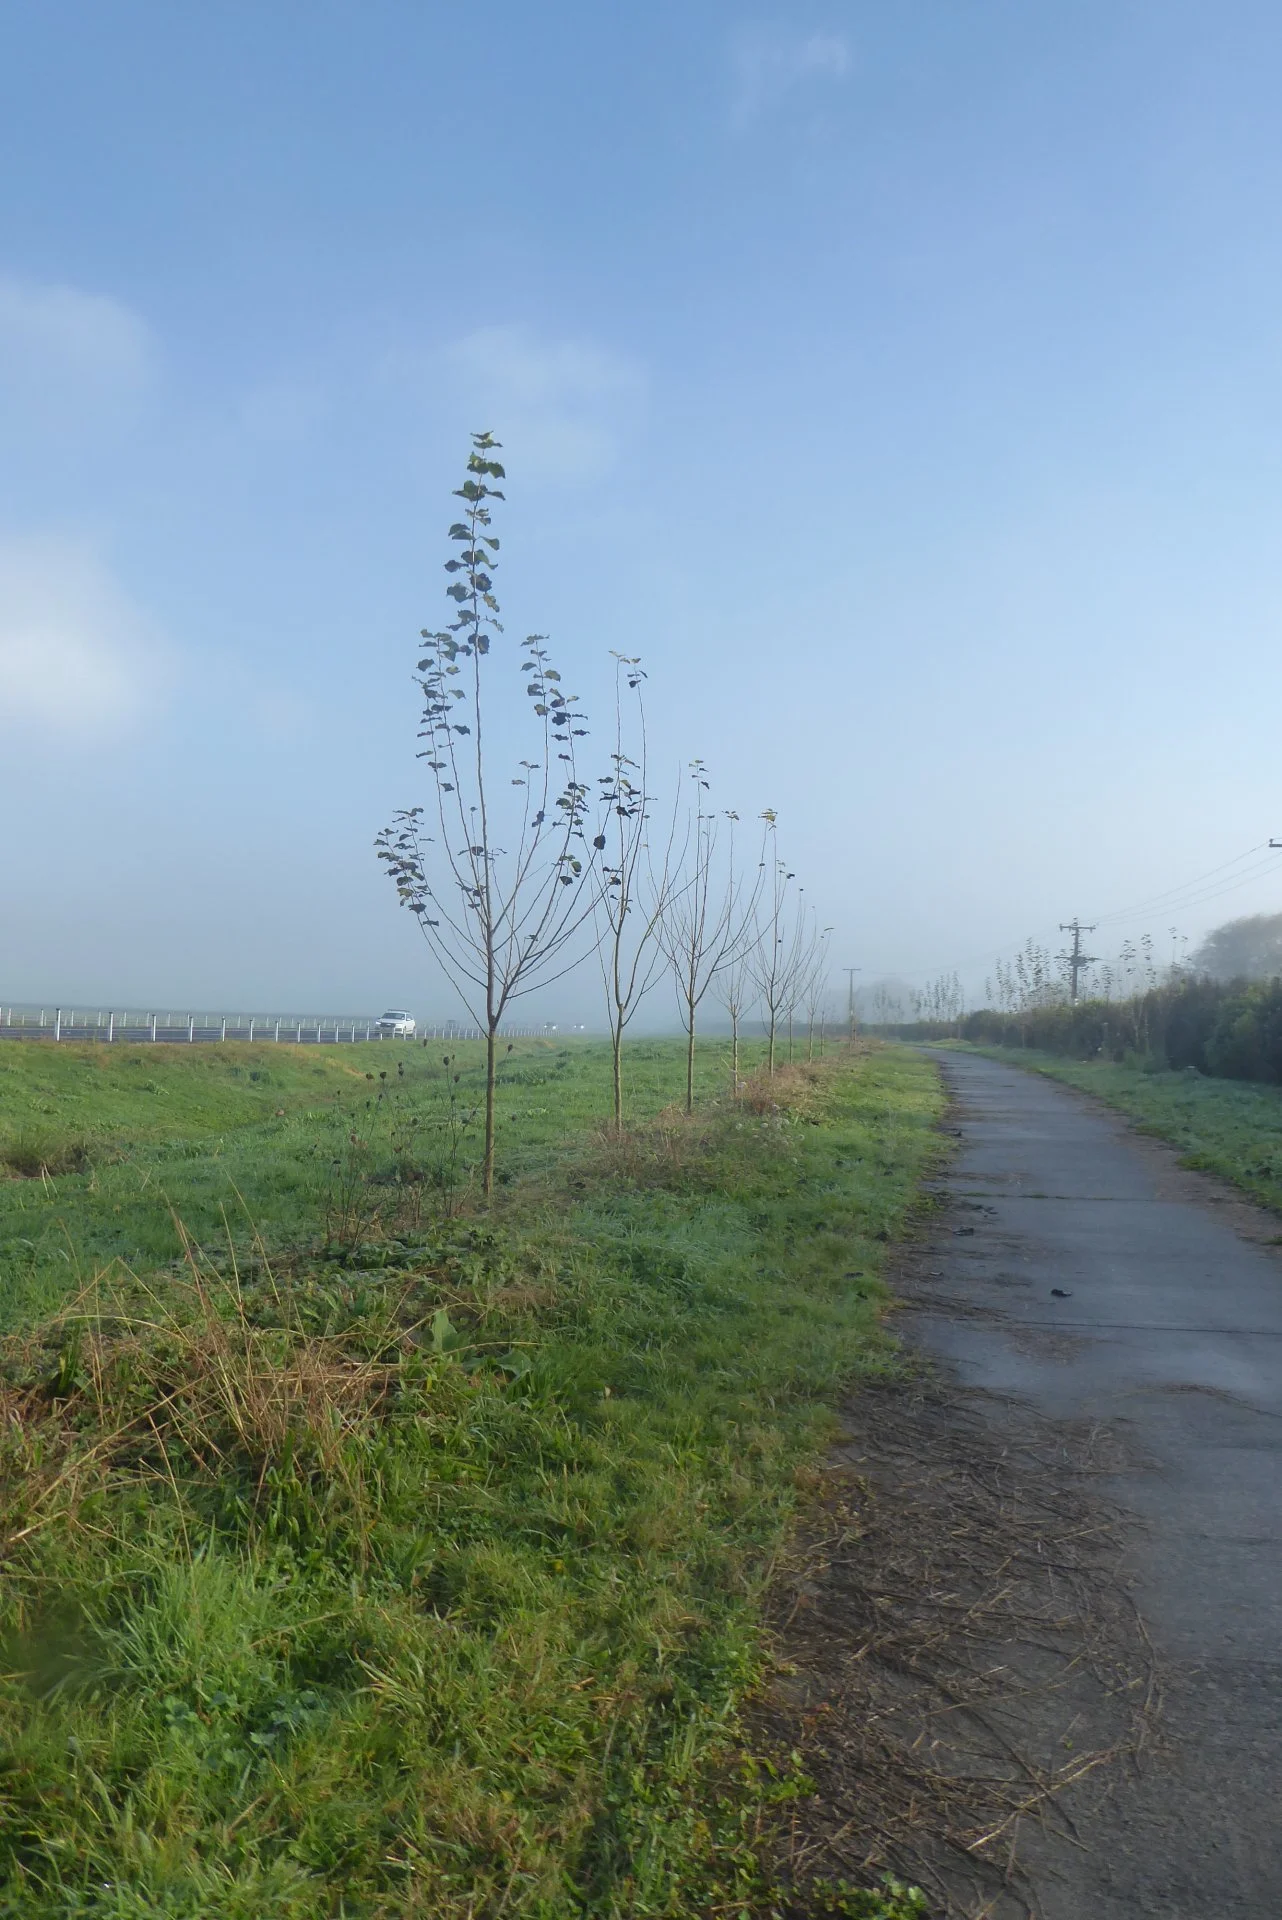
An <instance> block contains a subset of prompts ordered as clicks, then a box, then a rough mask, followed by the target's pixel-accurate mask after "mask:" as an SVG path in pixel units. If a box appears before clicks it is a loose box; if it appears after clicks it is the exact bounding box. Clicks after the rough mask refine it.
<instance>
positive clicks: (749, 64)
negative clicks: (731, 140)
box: [730, 27, 851, 129]
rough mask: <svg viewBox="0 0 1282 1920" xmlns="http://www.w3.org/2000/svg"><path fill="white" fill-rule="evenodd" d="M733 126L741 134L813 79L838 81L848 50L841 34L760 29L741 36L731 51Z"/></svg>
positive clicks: (845, 67)
mask: <svg viewBox="0 0 1282 1920" xmlns="http://www.w3.org/2000/svg"><path fill="white" fill-rule="evenodd" d="M730 57H731V79H732V87H733V92H732V97H731V106H730V119H731V124H732V125H733V126H735V127H737V128H739V129H742V128H744V127H747V126H749V125H751V123H752V122H753V121H754V120H756V119H757V118H758V117H759V115H761V114H762V113H764V112H765V111H767V109H768V108H770V107H772V106H775V105H776V104H777V103H778V102H779V101H780V100H782V99H783V98H784V97H785V96H786V95H788V94H790V93H792V92H793V91H794V89H796V88H797V87H800V86H803V85H805V83H806V82H807V81H812V80H842V79H844V78H845V76H846V74H847V73H849V71H850V65H851V60H850V48H849V46H848V45H847V43H846V41H845V40H844V39H843V38H842V37H841V35H840V34H836V33H808V34H785V33H780V32H776V31H771V30H769V29H767V28H763V27H755V28H750V29H747V30H745V31H744V32H742V33H741V34H740V35H739V36H738V38H737V39H736V40H735V42H734V45H733V46H732V48H731V56H730Z"/></svg>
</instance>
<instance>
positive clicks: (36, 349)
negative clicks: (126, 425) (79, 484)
mask: <svg viewBox="0 0 1282 1920" xmlns="http://www.w3.org/2000/svg"><path fill="white" fill-rule="evenodd" d="M151 360H152V342H151V335H150V333H149V331H148V329H147V327H146V326H145V325H144V323H143V321H142V320H140V319H139V317H138V316H137V314H135V313H133V312H132V311H131V310H130V308H128V307H126V306H123V305H122V304H121V303H120V301H118V300H113V299H111V298H110V297H109V296H108V295H106V294H100V293H82V292H80V291H79V289H77V288H75V287H61V286H48V285H40V284H37V283H36V282H33V281H26V280H16V279H4V278H0V402H3V404H4V407H5V411H6V413H8V414H9V416H10V419H11V421H12V419H13V418H14V417H15V416H16V417H17V418H18V419H19V420H26V421H28V422H29V423H31V424H34V425H37V426H40V427H47V426H49V425H58V426H63V425H78V424H80V423H81V422H82V421H83V420H84V417H85V415H86V414H90V415H92V416H98V415H100V414H101V413H102V412H103V411H104V410H107V411H115V410H117V409H118V408H119V407H120V406H121V404H122V403H128V402H129V401H132V400H133V399H134V398H135V397H136V396H137V394H138V393H139V392H140V391H141V389H142V387H143V386H144V384H145V382H146V380H147V377H148V374H149V372H150V369H151Z"/></svg>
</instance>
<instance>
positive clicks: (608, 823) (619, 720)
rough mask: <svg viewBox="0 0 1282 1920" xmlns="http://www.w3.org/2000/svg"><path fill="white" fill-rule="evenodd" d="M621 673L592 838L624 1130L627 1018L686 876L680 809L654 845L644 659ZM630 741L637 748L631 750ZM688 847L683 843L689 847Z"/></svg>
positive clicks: (658, 956) (618, 1110)
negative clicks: (630, 717)
mask: <svg viewBox="0 0 1282 1920" xmlns="http://www.w3.org/2000/svg"><path fill="white" fill-rule="evenodd" d="M614 661H615V678H614V752H613V753H612V754H611V755H610V771H609V773H606V774H602V775H601V776H600V777H599V780H598V785H599V787H600V794H599V804H600V808H601V822H600V830H599V832H598V833H597V835H596V838H595V840H594V841H593V848H594V851H596V852H597V853H599V855H600V859H601V867H600V875H599V883H598V885H597V888H596V891H595V905H596V911H597V914H598V930H597V953H598V956H599V958H600V961H601V975H602V979H603V981H604V984H605V1004H606V1016H607V1019H608V1020H609V1023H610V1052H611V1060H612V1066H613V1082H614V1128H615V1132H616V1133H621V1132H622V1130H623V1035H624V1030H625V1028H626V1027H627V1025H628V1022H629V1021H630V1020H631V1019H632V1016H633V1015H634V1014H635V1012H636V1010H637V1008H638V1007H639V1006H640V1004H641V1002H642V1000H644V998H645V996H646V994H647V993H648V992H649V991H650V988H651V987H652V986H653V985H654V982H655V978H656V975H657V974H658V971H659V968H660V966H661V965H662V963H663V948H662V946H661V945H660V943H659V929H660V927H661V926H662V924H663V917H664V915H665V913H667V911H668V909H669V906H670V904H671V901H672V898H673V895H674V893H675V892H676V890H677V888H678V886H679V884H680V882H679V879H678V875H679V870H680V864H681V862H680V858H678V857H677V856H676V847H675V842H676V811H675V808H674V810H673V815H672V821H671V824H670V826H669V828H668V835H667V841H666V844H665V845H664V846H663V847H661V848H659V849H655V848H652V846H651V844H650V829H651V826H652V824H653V820H654V796H653V795H652V794H651V793H650V791H649V788H648V771H649V753H648V747H647V741H646V725H645V702H644V700H643V698H642V692H641V689H642V683H643V682H644V680H645V673H644V670H643V669H642V666H641V663H640V661H639V660H637V659H635V658H630V657H629V656H628V655H626V654H620V653H616V654H615V656H614ZM625 702H626V703H627V704H630V706H631V708H632V710H633V712H634V714H635V723H634V732H633V733H629V731H628V727H627V724H626V722H625V718H624V708H625ZM625 743H626V744H627V745H629V746H631V747H633V749H634V751H633V752H632V753H627V752H625V750H624V748H625ZM683 851H684V850H683Z"/></svg>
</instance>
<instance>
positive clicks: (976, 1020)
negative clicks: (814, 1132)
mask: <svg viewBox="0 0 1282 1920" xmlns="http://www.w3.org/2000/svg"><path fill="white" fill-rule="evenodd" d="M887 1030H888V1031H892V1032H894V1033H895V1034H896V1035H897V1036H899V1037H902V1038H904V1039H919V1040H942V1039H948V1038H954V1039H961V1040H970V1041H973V1042H975V1043H976V1044H978V1045H980V1046H998V1047H1030V1048H1036V1049H1037V1050H1038V1051H1039V1052H1041V1053H1055V1054H1060V1055H1061V1056H1063V1057H1065V1058H1067V1059H1072V1060H1096V1059H1105V1060H1116V1061H1127V1060H1133V1061H1136V1062H1138V1063H1143V1064H1145V1065H1148V1066H1152V1067H1159V1068H1160V1067H1168V1068H1174V1069H1176V1070H1179V1069H1180V1068H1184V1067H1196V1068H1197V1070H1198V1072H1199V1073H1210V1074H1215V1075H1218V1076H1219V1077H1220V1078H1222V1079H1226V1080H1265V1081H1271V1082H1273V1083H1274V1084H1278V1083H1282V979H1273V980H1250V981H1247V980H1232V981H1227V982H1225V981H1219V980H1210V979H1206V978H1192V979H1190V978H1184V979H1180V980H1175V981H1172V982H1170V983H1168V984H1167V985H1165V986H1159V987H1154V988H1152V989H1151V990H1150V991H1148V992H1147V993H1140V994H1136V995H1134V996H1133V997H1132V998H1131V999H1129V1000H1079V1001H1078V1002H1077V1004H1076V1005H1075V1006H1073V1005H1068V1004H1066V1003H1062V1002H1061V1003H1059V1004H1053V1005H1047V1006H1028V1007H1024V1008H1021V1009H1019V1010H1017V1011H1015V1012H1011V1013H999V1012H995V1011H994V1010H993V1009H991V1008H981V1009H980V1010H979V1011H977V1012H975V1013H969V1014H965V1015H963V1016H962V1017H961V1018H960V1019H958V1020H951V1021H938V1020H922V1021H914V1022H913V1023H912V1024H911V1025H902V1026H896V1027H894V1028H891V1029H887Z"/></svg>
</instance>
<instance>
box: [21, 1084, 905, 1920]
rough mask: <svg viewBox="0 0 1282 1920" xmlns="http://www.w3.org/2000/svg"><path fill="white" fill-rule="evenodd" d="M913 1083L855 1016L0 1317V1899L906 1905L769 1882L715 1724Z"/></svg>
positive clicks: (732, 1748) (156, 1906) (216, 1919)
mask: <svg viewBox="0 0 1282 1920" xmlns="http://www.w3.org/2000/svg"><path fill="white" fill-rule="evenodd" d="M940 1104H941V1100H940V1093H939V1089H938V1084H937V1079H936V1076H935V1074H934V1071H933V1068H932V1067H931V1065H930V1063H929V1062H927V1061H925V1060H923V1059H922V1058H921V1057H920V1056H917V1055H913V1054H910V1053H907V1052H899V1051H895V1050H887V1049H874V1050H872V1051H869V1052H864V1053H861V1054H859V1055H858V1056H856V1057H854V1058H853V1059H852V1058H849V1057H846V1058H845V1059H843V1060H842V1061H840V1062H834V1063H831V1064H830V1065H829V1066H828V1067H826V1068H823V1069H820V1068H815V1069H813V1070H809V1069H808V1070H797V1071H795V1072H791V1073H787V1074H784V1075H781V1076H780V1077H779V1078H778V1080H777V1081H776V1083H774V1085H773V1086H772V1088H771V1089H769V1090H768V1091H762V1090H760V1089H758V1090H756V1091H755V1092H754V1094H753V1097H751V1098H750V1099H749V1100H747V1101H746V1102H745V1103H743V1105H741V1106H737V1107H734V1108H726V1109H713V1110H709V1111H706V1112H704V1113H702V1114H700V1115H697V1116H696V1118H695V1119H694V1121H692V1122H687V1121H685V1120H683V1119H678V1120H673V1119H671V1118H670V1117H669V1118H660V1119H658V1120H656V1121H654V1122H652V1123H650V1124H649V1125H648V1126H645V1127H642V1128H640V1129H639V1130H638V1131H637V1132H636V1133H635V1134H633V1135H632V1136H630V1137H629V1139H627V1140H626V1141H624V1142H622V1143H619V1144H617V1145H611V1144H603V1143H601V1142H600V1141H597V1142H595V1143H593V1142H592V1141H590V1140H589V1139H587V1138H586V1136H584V1135H582V1134H581V1135H580V1136H579V1138H578V1144H577V1145H575V1144H573V1142H572V1143H571V1144H570V1145H569V1146H567V1147H566V1149H565V1150H563V1152H562V1154H561V1156H560V1157H559V1158H556V1159H553V1160H551V1161H546V1160H545V1161H543V1162H540V1163H538V1164H537V1165H536V1164H535V1161H536V1160H537V1156H535V1158H534V1159H532V1160H531V1161H530V1164H529V1167H528V1170H527V1172H526V1174H525V1176H524V1177H523V1178H521V1179H518V1180H516V1181H514V1182H513V1184H512V1186H511V1187H510V1188H509V1189H508V1190H507V1192H506V1193H505V1194H504V1195H503V1197H502V1199H501V1202H500V1204H499V1205H498V1206H496V1208H495V1209H494V1210H493V1211H492V1212H491V1213H490V1214H489V1215H487V1216H485V1217H484V1218H483V1219H481V1218H476V1217H472V1218H468V1217H463V1218H456V1219H453V1220H448V1219H444V1220H443V1219H437V1220H436V1221H435V1223H434V1224H433V1223H431V1222H427V1223H425V1222H424V1221H423V1219H422V1217H421V1215H420V1217H419V1219H418V1220H417V1222H415V1221H414V1220H413V1217H412V1215H411V1216H410V1217H409V1220H408V1224H407V1219H406V1216H405V1214H404V1213H402V1214H401V1216H400V1217H399V1218H394V1217H393V1216H392V1214H391V1212H390V1211H389V1213H388V1214H387V1215H386V1216H385V1217H383V1218H382V1219H380V1221H379V1222H378V1223H377V1227H376V1230H375V1229H374V1228H371V1230H370V1233H369V1236H368V1238H366V1239H364V1240H361V1241H357V1242H355V1243H346V1244H344V1243H331V1244H330V1245H329V1246H328V1247H325V1246H323V1245H317V1244H315V1242H314V1239H313V1241H312V1242H310V1243H308V1244H302V1243H300V1244H298V1245H296V1246H295V1247H294V1249H293V1250H292V1251H291V1250H289V1249H288V1248H285V1249H283V1250H281V1251H278V1252H275V1253H268V1251H267V1250H266V1248H265V1247H264V1246H261V1245H260V1247H259V1248H258V1250H257V1251H256V1252H255V1251H253V1250H252V1249H251V1250H250V1251H249V1252H248V1253H246V1252H245V1251H244V1250H243V1249H238V1248H237V1246H236V1245H235V1242H234V1239H233V1241H232V1243H231V1244H229V1245H228V1247H227V1249H226V1250H225V1251H224V1252H222V1253H214V1252H212V1251H210V1250H208V1249H206V1250H202V1249H201V1248H200V1247H199V1246H197V1245H196V1244H194V1243H191V1242H188V1243H187V1244H186V1246H185V1248H184V1251H183V1259H182V1263H181V1266H180V1268H178V1269H176V1270H173V1269H171V1270H163V1271H152V1272H150V1273H145V1272H142V1271H141V1270H139V1269H138V1268H137V1267H135V1268H134V1269H133V1270H127V1269H125V1268H124V1267H122V1266H120V1265H116V1266H112V1267H110V1268H108V1269H107V1270H106V1272H105V1273H103V1274H101V1275H100V1276H99V1277H98V1278H97V1279H95V1281H94V1282H93V1283H92V1284H90V1285H89V1286H87V1287H86V1288H85V1289H84V1290H83V1291H82V1292H81V1294H80V1295H79V1296H78V1297H77V1298H76V1299H75V1300H74V1301H73V1302H72V1303H71V1304H69V1305H68V1306H67V1307H66V1308H65V1309H64V1310H63V1311H62V1312H61V1313H60V1314H58V1315H57V1316H56V1317H55V1318H53V1319H51V1320H47V1321H45V1322H43V1323H40V1324H37V1325H34V1326H29V1327H27V1328H26V1329H25V1330H23V1331H19V1332H13V1333H11V1334H10V1335H8V1336H7V1337H6V1338H5V1340H4V1341H3V1343H0V1393H2V1397H3V1400H4V1402H5V1405H4V1408H3V1420H2V1421H0V1432H2V1433H3V1440H2V1441H0V1526H2V1527H3V1532H4V1537H5V1540H6V1543H7V1545H6V1580H5V1585H4V1589H3V1596H2V1600H0V1628H2V1630H3V1634H4V1639H5V1646H6V1654H5V1660H4V1672H3V1674H0V1735H2V1737H3V1746H4V1758H3V1770H2V1771H0V1874H2V1875H3V1879H2V1881H0V1885H2V1887H3V1891H2V1892H0V1913H3V1914H6V1915H14V1916H17V1915H22V1916H24V1920H44V1917H45V1916H48V1920H52V1916H54V1915H57V1916H59V1917H60V1920H63V1917H65V1916H77V1917H81V1916H83V1917H84V1920H88V1917H89V1916H93V1920H108V1917H110V1920H161V1916H164V1917H165V1920H174V1917H178V1920H182V1917H183V1916H188V1915H190V1916H192V1920H195V1917H196V1916H200V1917H201V1920H249V1916H251V1915H252V1916H253V1917H254V1920H304V1917H305V1916H306V1917H307V1920H310V1917H311V1916H315V1915H326V1916H330V1915H332V1916H335V1920H337V1917H338V1916H342V1917H343V1920H358V1917H360V1920H365V1917H366V1916H368V1917H369V1920H374V1917H375V1916H378V1917H382V1916H388V1917H390V1916H392V1915H398V1916H400V1915H420V1914H421V1915H424V1916H427V1915H432V1916H433V1920H436V1917H437V1916H440V1917H442V1920H455V1917H457V1920H464V1916H466V1917H467V1920H481V1916H495V1920H497V1916H499V1915H502V1916H504V1920H562V1917H563V1916H567V1915H582V1916H589V1915H591V1916H602V1917H603V1920H605V1917H609V1920H623V1916H639V1915H654V1916H671V1917H672V1920H678V1917H680V1916H688V1917H689V1920H694V1917H695V1916H710V1915H717V1914H725V1915H727V1916H729V1915H743V1916H756V1915H762V1916H764V1915H767V1914H775V1913H782V1912H785V1911H789V1912H791V1911H804V1912H806V1913H808V1914H817V1913H821V1912H823V1913H834V1914H835V1913H847V1914H865V1915H868V1916H874V1915H876V1916H886V1920H891V1917H892V1916H900V1915H906V1914H908V1913H911V1912H915V1911H917V1906H916V1903H915V1902H914V1901H913V1900H912V1899H911V1898H910V1897H908V1896H901V1895H900V1894H897V1893H894V1892H889V1891H886V1892H882V1893H876V1894H869V1893H867V1892H861V1891H858V1890H852V1889H844V1890H842V1889H839V1888H830V1889H828V1890H826V1891H823V1890H817V1889H816V1890H812V1891H811V1892H810V1893H808V1894H807V1895H806V1898H805V1904H804V1906H802V1907H790V1906H789V1905H788V1900H787V1896H786V1895H784V1894H783V1893H782V1892H780V1890H779V1889H778V1888H777V1887H775V1886H774V1885H773V1884H772V1876H771V1872H770V1868H769V1864H768V1861H769V1857H770V1836H771V1833H772V1830H773V1826H774V1824H775V1822H776V1821H777V1820H778V1819H779V1818H780V1817H781V1812H780V1803H782V1802H787V1801H788V1800H790V1799H792V1798H795V1797H796V1795H797V1794H799V1793H803V1792H805V1791H806V1782H805V1781H804V1779H803V1778H802V1777H801V1776H800V1775H799V1774H798V1773H797V1772H796V1771H795V1769H792V1768H790V1766H789V1765H788V1764H787V1763H786V1761H785V1762H783V1763H777V1764H770V1763H767V1762H766V1761H764V1760H762V1759H759V1758H758V1759H753V1758H752V1757H750V1756H749V1755H748V1754H747V1753H746V1752H745V1751H744V1748H743V1743H742V1740H741V1738H740V1735H739V1729H738V1718H737V1716H738V1711H739V1706H740V1703H741V1701H742V1700H743V1699H744V1697H745V1695H746V1694H747V1693H748V1692H749V1691H750V1690H751V1688H752V1687H753V1686H754V1684H755V1683H756V1681H757V1679H758V1677H759V1673H760V1670H761V1664H762V1660H763V1644H764V1643H763V1639H762V1629H761V1624H760V1623H761V1603H762V1595H763V1591H764V1588H765V1585H766V1582H767V1580H768V1577H769V1571H770V1566H771V1561H772V1556H773V1555H774V1554H775V1553H776V1551H777V1549H778V1547H779V1544H780V1542H781V1541H782V1539H783V1537H784V1534H785V1532H786V1529H787V1527H788V1524H789V1520H790V1516H791V1514H792V1511H793V1505H794V1501H795V1499H796V1498H797V1493H796V1487H797V1482H798V1477H799V1476H800V1478H801V1480H802V1481H803V1482H804V1480H805V1474H804V1468H805V1466H806V1463H807V1461H808V1460H809V1459H810V1458H811V1457H812V1456H813V1455H814V1454H815V1453H816V1451H817V1450H818V1449H819V1448H821V1447H822V1446H823V1444H824V1443H825V1441H826V1439H827V1437H828V1436H829V1434H830V1432H831V1430H832V1415H831V1412H830V1409H831V1406H832V1403H833V1400H834V1398H835V1396H836V1394H837V1392H838V1390H839V1388H840V1387H841V1386H842V1385H844V1384H846V1383H847V1382H848V1381H849V1380H850V1378H851V1377H852V1375H857V1374H858V1373H859V1372H861V1371H863V1372H864V1373H867V1374H871V1375H877V1374H879V1373H885V1372H886V1371H887V1370H889V1369H891V1368H893V1366H894V1364H895V1362H894V1355H893V1350H892V1348H891V1346H890V1345H889V1343H888V1342H887V1340H886V1339H885V1337H884V1336H883V1335H882V1334H881V1333H880V1331H879V1328H878V1323H877V1309H878V1305H879V1302H880V1299H881V1297H882V1289H881V1283H880V1280H879V1278H878V1276H879V1271H880V1268H881V1265H882V1261H883V1259H884V1256H885V1253H886V1251H887V1247H888V1244H889V1243H890V1242H891V1241H893V1240H894V1239H895V1238H896V1237H897V1236H898V1235H899V1233H900V1232H901V1230H902V1228H903V1225H904V1222H905V1219H906V1217H907V1215H908V1213H909V1211H910V1209H911V1207H912V1205H913V1203H914V1197H915V1194H916V1191H917V1188H918V1183H919V1180H920V1176H921V1174H922V1172H923V1171H924V1170H925V1169H926V1167H927V1166H928V1165H929V1164H931V1163H932V1161H933V1159H934V1157H935V1155H936V1151H937V1135H936V1134H935V1131H934V1125H935V1121H936V1119H937V1117H938V1113H939V1110H940ZM174 1231H175V1232H178V1231H179V1229H178V1228H175V1229H174Z"/></svg>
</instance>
